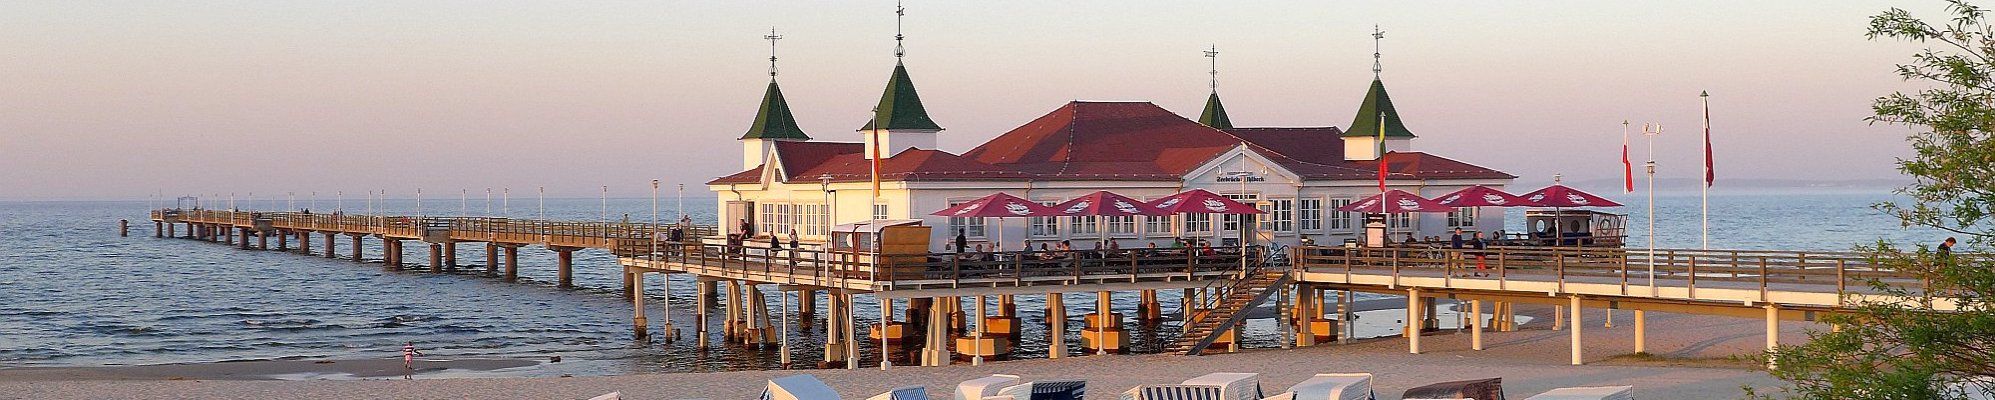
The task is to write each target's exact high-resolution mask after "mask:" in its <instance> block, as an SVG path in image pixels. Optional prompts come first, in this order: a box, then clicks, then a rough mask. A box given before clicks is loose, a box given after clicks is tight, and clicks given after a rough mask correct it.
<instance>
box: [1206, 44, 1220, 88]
mask: <svg viewBox="0 0 1995 400" xmlns="http://www.w3.org/2000/svg"><path fill="white" fill-rule="evenodd" d="M1205 58H1210V59H1212V72H1210V74H1212V92H1213V93H1219V45H1216V44H1215V45H1212V47H1210V48H1207V49H1206V50H1205Z"/></svg>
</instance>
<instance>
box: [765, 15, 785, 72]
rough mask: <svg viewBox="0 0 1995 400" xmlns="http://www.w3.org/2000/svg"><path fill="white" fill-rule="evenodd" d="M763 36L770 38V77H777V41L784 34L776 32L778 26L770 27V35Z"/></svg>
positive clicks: (781, 38)
mask: <svg viewBox="0 0 1995 400" xmlns="http://www.w3.org/2000/svg"><path fill="white" fill-rule="evenodd" d="M762 38H763V39H768V40H769V77H770V78H775V77H776V41H777V40H783V35H778V34H776V28H775V27H770V28H769V34H768V35H763V36H762Z"/></svg>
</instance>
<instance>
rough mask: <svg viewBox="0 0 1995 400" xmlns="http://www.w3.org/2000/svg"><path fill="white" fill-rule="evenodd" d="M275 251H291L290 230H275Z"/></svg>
mask: <svg viewBox="0 0 1995 400" xmlns="http://www.w3.org/2000/svg"><path fill="white" fill-rule="evenodd" d="M277 251H291V232H290V231H278V232H277Z"/></svg>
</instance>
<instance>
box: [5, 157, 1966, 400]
mask: <svg viewBox="0 0 1995 400" xmlns="http://www.w3.org/2000/svg"><path fill="white" fill-rule="evenodd" d="M701 197H705V196H701ZM1892 199H1893V198H1892V197H1891V196H1889V195H1886V194H1882V193H1881V192H1880V193H1871V194H1829V193H1801V194H1777V195H1714V196H1713V197H1712V198H1711V211H1712V213H1713V216H1712V218H1711V240H1712V247H1713V248H1734V249H1795V250H1804V249H1805V250H1847V249H1849V248H1850V247H1851V246H1853V245H1857V244H1864V243H1870V242H1875V241H1877V240H1880V239H1882V240H1887V241H1893V242H1899V243H1928V242H1934V241H1936V240H1937V238H1939V237H1940V235H1939V234H1937V233H1934V232H1931V231H1926V230H1917V229H1905V228H1901V227H1900V226H1899V224H1898V223H1897V222H1896V221H1895V220H1894V219H1892V218H1890V217H1889V216H1885V215H1882V214H1880V213H1878V212H1876V211H1873V210H1872V209H1871V208H1870V205H1871V204H1873V203H1876V202H1880V201H1887V200H1892ZM1617 200H1626V201H1624V202H1626V203H1628V204H1631V205H1635V207H1629V208H1627V209H1626V210H1623V211H1624V212H1628V213H1629V214H1630V218H1629V224H1630V225H1631V228H1634V229H1631V232H1630V233H1631V236H1632V238H1631V243H1642V242H1643V241H1644V240H1646V236H1645V235H1644V234H1645V232H1644V231H1643V229H1645V227H1646V225H1645V220H1644V215H1643V213H1642V209H1641V207H1640V205H1641V204H1642V199H1640V198H1631V199H1619V198H1617ZM1657 201H1658V204H1657V212H1658V216H1657V217H1658V222H1657V233H1658V242H1659V245H1660V246H1662V247H1690V248H1694V247H1696V246H1697V245H1698V225H1697V224H1698V220H1697V217H1698V198H1697V197H1696V196H1694V195H1690V196H1682V195H1671V196H1662V197H1658V198H1657ZM210 205H211V206H213V205H215V204H214V203H213V202H212V200H211V203H210ZM242 205H243V206H245V208H247V204H246V203H245V204H242ZM673 205H674V202H673V201H671V200H665V201H662V202H661V206H662V211H661V214H660V215H665V216H670V215H675V213H674V212H673ZM150 206H151V204H149V203H148V202H143V201H139V202H13V203H7V202H0V299H4V301H0V367H5V366H64V365H131V364H161V363H190V362H214V361H230V360H254V359H292V358H387V357H394V356H398V355H399V347H400V346H401V344H402V343H403V342H406V341H414V342H416V343H417V345H418V346H419V347H421V348H423V349H425V350H424V351H425V353H428V354H430V355H431V356H432V357H434V358H451V357H524V358H544V357H546V356H552V355H560V356H563V357H564V359H565V361H564V362H562V363H558V364H544V365H542V366H539V367H532V368H528V369H526V370H524V371H515V372H514V373H516V374H524V375H558V374H578V375H596V374H618V373H628V372H656V371H714V370H734V369H762V368H773V367H775V366H776V365H777V354H776V352H775V351H774V350H748V349H740V348H733V347H728V346H724V345H718V346H716V347H714V348H712V349H709V350H707V351H705V352H701V351H698V350H695V349H694V346H693V345H692V341H691V340H683V341H680V342H676V343H674V344H671V345H666V344H663V343H661V342H657V341H654V342H651V343H638V342H635V341H633V340H632V338H631V334H630V326H629V323H630V318H631V316H630V308H629V302H628V301H627V300H625V299H621V298H620V296H619V291H620V290H619V289H618V288H619V287H620V285H621V281H620V278H619V277H618V268H617V267H616V266H615V265H616V264H615V261H614V259H613V258H611V257H610V256H609V255H608V254H607V253H604V252H600V251H583V252H578V253H576V260H575V264H576V269H575V280H576V284H577V285H578V286H580V288H578V289H571V290H562V289H556V288H554V285H553V282H552V281H553V279H554V277H555V272H554V264H555V260H554V253H553V252H551V251H546V250H544V249H540V248H537V247H528V248H523V249H522V250H521V252H520V264H521V266H520V275H521V282H520V283H518V284H508V283H503V282H500V281H499V280H497V279H493V278H490V277H485V276H482V271H483V268H482V266H481V265H479V264H482V263H483V262H484V254H483V246H476V245H473V246H464V248H460V249H459V251H460V252H461V253H460V256H459V257H458V260H459V263H460V264H467V265H470V266H471V267H470V268H464V269H461V271H464V272H459V273H456V274H430V273H427V272H417V271H413V270H411V271H392V270H384V269H382V268H381V265H380V264H379V263H380V258H381V252H380V249H379V247H378V246H379V243H378V242H376V241H371V240H370V241H368V243H367V246H368V247H367V248H366V250H365V252H364V254H365V257H366V258H367V260H365V261H366V263H355V262H354V261H352V260H348V259H345V258H343V257H346V249H345V246H347V245H348V242H345V241H344V240H342V241H341V243H339V246H340V248H341V249H340V250H341V251H340V253H341V254H340V257H342V258H340V259H326V258H322V257H305V256H301V255H298V254H292V253H283V252H275V251H243V250H235V249H233V248H231V247H227V246H225V245H222V244H216V243H205V242H198V241H191V240H166V239H155V238H153V237H152V224H151V223H149V222H146V221H145V218H146V215H145V212H146V210H147V209H148V208H149V207H150ZM282 206H283V205H282V204H272V202H269V201H264V202H262V204H259V205H258V207H259V208H263V209H279V208H283V207H282ZM296 206H297V207H301V208H302V207H307V204H305V203H304V202H299V203H298V204H297V205H296ZM316 206H317V208H316V210H318V211H321V212H323V211H330V210H332V209H334V208H335V206H334V205H333V204H332V202H331V201H327V200H320V201H318V202H317V205H316ZM343 206H344V208H345V210H347V212H349V213H361V212H366V211H367V206H366V205H365V202H364V201H352V200H349V201H346V202H345V204H343ZM373 207H374V212H377V213H405V214H413V213H416V212H418V209H417V207H416V205H415V203H414V202H413V201H406V200H398V201H385V202H379V203H377V204H375V205H373ZM492 207H493V211H492V213H493V214H501V213H502V212H501V211H500V210H499V208H500V206H499V205H497V204H494V205H493V206H492ZM506 208H508V210H506V211H509V212H507V213H505V214H510V216H512V217H516V218H530V217H537V216H539V215H540V213H541V212H542V211H541V208H539V207H537V206H536V205H535V204H534V203H533V202H532V200H527V201H513V202H512V204H511V206H510V207H506ZM686 208H687V209H689V210H691V213H692V214H693V216H694V218H695V219H696V220H700V221H702V222H705V223H711V222H712V220H713V210H714V209H715V208H716V206H715V204H714V200H713V199H711V198H703V199H698V200H695V199H688V200H687V202H686ZM420 212H422V213H423V214H427V215H458V214H459V213H468V214H471V215H478V214H484V213H485V204H484V201H483V200H482V199H478V200H473V201H471V202H470V203H469V204H468V205H467V204H463V203H461V202H459V201H457V200H456V199H451V200H445V201H436V200H430V201H427V202H426V204H424V205H423V208H422V209H421V210H420ZM626 213H628V215H629V218H630V219H631V220H633V221H648V220H649V219H650V215H651V201H650V200H649V199H611V200H609V202H608V205H607V211H605V207H604V206H603V204H602V203H601V202H600V201H599V200H597V199H586V200H584V199H563V200H549V201H547V205H546V207H545V215H546V217H547V218H552V219H575V220H597V219H601V218H604V217H605V216H608V219H611V220H620V219H623V218H625V215H626ZM668 218H669V217H668ZM119 219H129V220H132V221H133V223H132V236H131V237H125V238H121V237H118V235H117V220H119ZM1509 220H1510V221H1511V225H1512V226H1511V227H1510V229H1512V230H1516V229H1520V228H1521V222H1520V221H1521V211H1516V210H1512V211H1511V217H1510V218H1509ZM315 250H321V249H315ZM411 254H416V253H414V252H412V253H411ZM646 284H647V291H648V293H650V296H651V299H650V300H648V301H647V306H649V307H651V309H650V310H649V311H648V313H649V316H650V317H651V319H652V324H653V326H654V330H655V329H657V328H656V327H657V326H659V325H662V323H663V321H662V320H663V318H662V315H660V313H661V310H662V307H663V306H662V305H663V304H665V302H666V301H665V297H666V296H667V293H666V292H665V290H664V286H665V283H664V282H662V280H661V279H656V278H655V277H654V278H653V279H647V280H646ZM773 292H774V291H769V293H773ZM1167 292H1168V291H1167ZM669 296H670V297H671V304H672V307H673V314H672V317H673V318H674V323H675V324H676V325H677V326H678V327H679V328H680V329H681V330H682V331H683V332H684V334H685V335H687V336H690V335H692V330H691V327H692V326H693V324H694V322H693V319H692V312H693V307H692V303H693V300H694V297H695V295H694V294H693V285H692V284H691V281H690V279H686V277H683V276H682V277H676V278H675V279H674V280H673V282H672V284H671V292H670V294H669ZM770 296H771V298H770V300H769V304H771V305H772V306H773V305H777V304H779V303H780V300H777V298H775V297H774V296H775V295H774V294H770ZM1160 297H1162V298H1163V299H1162V300H1163V302H1164V304H1166V306H1165V310H1164V311H1165V313H1166V314H1167V315H1168V314H1174V313H1175V308H1176V306H1175V305H1174V304H1175V303H1176V298H1175V297H1176V296H1175V295H1174V294H1173V293H1162V294H1161V296H1160ZM1066 301H1067V304H1068V306H1069V307H1070V308H1072V310H1070V312H1073V313H1075V314H1080V313H1085V312H1088V311H1087V309H1088V308H1091V307H1092V305H1093V304H1094V300H1093V296H1092V295H1089V294H1082V293H1076V294H1073V295H1070V297H1069V298H1068V299H1067V300H1066ZM1115 302H1116V304H1117V307H1118V308H1120V309H1122V310H1125V311H1126V310H1129V309H1131V308H1130V307H1134V306H1135V303H1136V302H1137V298H1136V294H1135V293H1133V292H1131V293H1123V294H1119V295H1118V296H1117V297H1116V298H1115ZM1019 303H1020V304H1019V307H1018V310H1019V312H1020V314H1021V316H1022V317H1024V318H1025V322H1026V323H1024V324H1022V325H1023V327H1024V328H1025V329H1026V331H1025V332H1024V335H1023V338H1024V342H1023V343H1020V344H1019V346H1018V348H1019V350H1018V351H1017V352H1015V354H1016V355H1017V356H1018V357H1042V356H1043V355H1044V354H1045V346H1046V344H1045V343H1044V340H1043V336H1044V333H1043V331H1044V330H1043V324H1041V323H1040V321H1043V318H1044V309H1043V307H1041V306H1040V305H1039V299H1038V298H1037V296H1032V297H1023V296H1021V297H1019ZM823 306H824V302H823V301H819V307H823ZM858 307H859V308H857V310H859V319H860V321H859V322H860V323H862V324H864V323H869V322H870V321H872V320H873V318H874V316H875V315H876V313H877V311H876V310H878V306H877V305H874V304H873V303H871V302H870V301H869V300H866V299H864V298H862V299H861V302H860V304H858ZM820 315H822V313H820ZM1077 319H1078V318H1073V319H1070V321H1075V322H1076V324H1075V325H1074V326H1072V327H1070V328H1069V329H1068V331H1069V334H1070V335H1078V333H1077V332H1076V331H1077V330H1078V329H1079V327H1080V325H1079V324H1078V321H1076V320H1077ZM716 323H717V322H716ZM1273 325H1274V324H1273V323H1272V321H1271V320H1265V319H1263V320H1258V321H1254V322H1250V324H1249V335H1248V336H1249V337H1250V338H1252V339H1250V340H1249V341H1248V343H1247V344H1248V345H1249V346H1255V347H1265V346H1272V345H1273V343H1274V342H1275V335H1274V334H1273V332H1274V329H1275V328H1274V327H1273ZM1177 331H1178V325H1177V323H1176V322H1175V321H1173V322H1167V323H1165V324H1164V325H1163V326H1160V327H1157V328H1137V329H1134V330H1132V331H1131V336H1132V339H1134V341H1135V343H1134V346H1133V348H1134V349H1135V350H1136V351H1139V352H1144V351H1157V349H1159V348H1161V346H1163V345H1164V344H1166V343H1168V341H1170V340H1172V339H1174V338H1175V336H1176V332H1177ZM822 334H823V330H822V328H821V327H810V328H808V329H805V333H800V334H794V335H793V339H792V340H794V343H795V344H794V346H795V347H794V349H793V351H794V357H795V362H796V364H797V365H799V366H806V365H814V364H816V363H817V361H818V360H819V359H820V358H821V356H822V352H823V351H822V346H821V343H823V341H824V340H823V337H822ZM1077 339H1078V338H1071V339H1069V341H1068V342H1069V343H1078V340H1077ZM715 342H717V343H718V342H719V339H718V334H715ZM861 352H862V354H865V357H866V360H867V361H866V363H873V362H876V361H875V360H877V358H878V355H879V353H880V352H879V349H878V348H877V347H873V348H864V349H862V350H861Z"/></svg>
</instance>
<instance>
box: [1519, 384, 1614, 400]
mask: <svg viewBox="0 0 1995 400" xmlns="http://www.w3.org/2000/svg"><path fill="white" fill-rule="evenodd" d="M1633 390H1634V387H1633V386H1594V387H1569V388H1558V389H1552V390H1551V391H1549V392H1544V393H1539V394H1538V395H1537V396H1531V397H1526V398H1524V400H1632V399H1634V398H1635V396H1634V395H1633V394H1632V393H1631V392H1632V391H1633Z"/></svg>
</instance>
